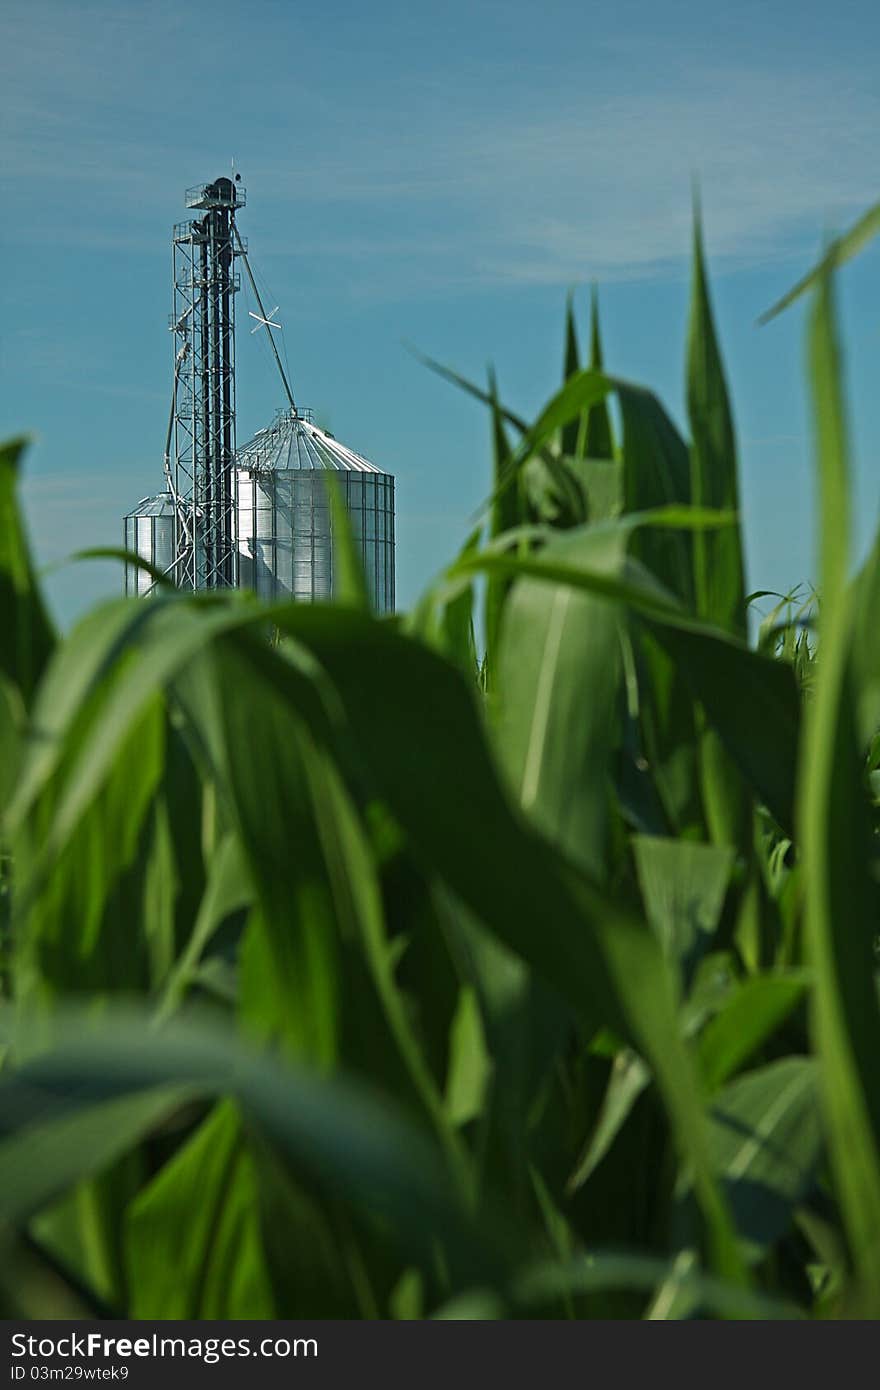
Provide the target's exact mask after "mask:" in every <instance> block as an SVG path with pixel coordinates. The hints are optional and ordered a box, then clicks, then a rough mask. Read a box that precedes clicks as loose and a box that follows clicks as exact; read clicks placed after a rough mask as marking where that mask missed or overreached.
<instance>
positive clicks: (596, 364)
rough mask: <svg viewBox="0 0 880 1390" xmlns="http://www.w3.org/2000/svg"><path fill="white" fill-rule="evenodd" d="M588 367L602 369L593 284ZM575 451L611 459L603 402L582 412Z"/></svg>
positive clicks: (610, 436) (596, 295)
mask: <svg viewBox="0 0 880 1390" xmlns="http://www.w3.org/2000/svg"><path fill="white" fill-rule="evenodd" d="M590 366H591V368H592V369H593V371H596V372H601V371H602V370H603V361H602V339H601V334H600V331H599V292H598V290H597V289H596V286H595V285H593V287H592V292H591V295H590ZM577 453H578V455H579V456H581V457H583V458H590V459H613V458H614V434H613V431H612V429H611V416H610V415H609V413H608V403H607V401H597V403H596V404H595V405H593V406H590V407H589V409H588V410H587V411H586V412H585V414H584V417H583V421H582V425H581V431H580V435H579V439H578V445H577Z"/></svg>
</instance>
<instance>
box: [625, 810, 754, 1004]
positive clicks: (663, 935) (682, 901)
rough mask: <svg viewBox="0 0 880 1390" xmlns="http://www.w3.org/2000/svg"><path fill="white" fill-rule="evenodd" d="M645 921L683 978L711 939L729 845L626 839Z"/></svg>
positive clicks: (725, 877) (729, 864)
mask: <svg viewBox="0 0 880 1390" xmlns="http://www.w3.org/2000/svg"><path fill="white" fill-rule="evenodd" d="M632 847H633V854H634V856H635V862H636V870H637V873H638V878H639V885H640V887H641V890H642V899H643V901H644V904H645V912H646V914H647V918H648V921H649V922H650V924H651V926H652V927H653V929H654V931H655V933H656V935H657V939H658V940H659V942H660V944H661V946H662V948H663V951H664V954H665V955H666V958H667V960H669V961H670V963H671V964H672V965H673V966H674V967H675V968H676V969H677V970H679V971H680V972H681V976H682V979H683V980H684V981H689V980H690V979H691V978H692V976H693V972H694V970H695V968H696V966H697V963H698V962H699V960H700V959H701V957H702V956H703V955H705V954H706V953H707V952H708V951H710V950H711V949H712V946H713V937H714V933H715V929H716V928H717V926H718V921H719V918H720V916H721V909H722V906H723V904H724V896H725V893H726V892H727V885H728V882H729V880H730V872H731V869H732V867H733V858H734V852H733V849H732V848H728V847H725V846H717V845H703V844H699V843H697V842H695V841H692V840H690V841H689V840H671V839H664V838H659V837H657V836H651V835H634V836H633V837H632Z"/></svg>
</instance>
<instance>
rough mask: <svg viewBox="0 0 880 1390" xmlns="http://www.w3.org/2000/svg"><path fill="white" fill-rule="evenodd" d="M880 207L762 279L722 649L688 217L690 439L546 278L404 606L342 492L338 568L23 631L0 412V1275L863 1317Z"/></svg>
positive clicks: (717, 504)
mask: <svg viewBox="0 0 880 1390" xmlns="http://www.w3.org/2000/svg"><path fill="white" fill-rule="evenodd" d="M872 218H873V222H872V221H871V219H872ZM877 220H878V214H877V213H876V211H875V212H874V213H872V214H869V215H868V219H867V221H866V220H864V219H863V222H862V223H860V224H858V226H857V227H856V228H855V229H854V231H853V233H851V234H850V236H849V237H848V238H844V239H843V240H841V241H840V242H837V243H834V244H833V245H832V247H831V248H830V249H829V251H828V252H827V253H826V256H825V257H824V259H823V261H822V263H821V265H820V266H819V268H818V270H817V271H816V272H815V273H814V275H813V276H812V277H811V278H810V279H809V282H808V283H807V284H805V285H804V286H802V287H798V289H800V288H807V289H809V291H810V292H811V293H812V296H813V304H812V309H811V313H810V322H809V330H808V371H809V378H810V388H811V393H812V400H813V411H814V420H815V438H816V450H815V452H816V469H817V475H818V480H819V488H820V498H821V507H820V512H821V517H822V533H821V544H820V571H819V574H818V576H817V580H818V587H819V592H820V593H821V604H820V605H819V606H818V609H817V610H816V611H817V612H818V617H817V623H816V627H815V631H814V630H813V629H812V628H805V627H804V624H803V619H804V617H805V614H804V613H798V612H797V611H796V609H794V608H793V607H792V604H794V603H795V600H794V599H792V600H791V602H790V603H789V604H788V607H786V604H785V603H784V602H783V605H782V607H781V608H780V609H779V611H777V612H776V613H774V614H773V615H772V617H771V619H770V620H769V622H768V623H767V624H765V627H764V629H763V630H762V632H761V633H760V634H759V637H758V641H757V644H756V645H755V644H752V643H750V641H749V637H748V631H749V629H748V621H747V619H748V603H749V596H748V592H747V586H746V582H745V575H744V564H743V547H742V537H741V530H740V521H739V515H738V508H739V497H738V482H737V455H736V441H735V430H734V424H733V417H732V411H731V407H730V403H729V400H728V393H727V389H726V385H725V377H724V371H723V366H722V360H721V355H720V351H719V348H718V344H717V339H716V334H715V329H714V326H713V319H712V313H711V307H710V298H709V290H708V286H707V280H706V273H705V268H704V260H703V252H702V246H701V240H700V233H699V228H697V231H696V235H695V246H694V262H693V283H692V291H691V310H690V329H689V339H688V351H687V365H686V381H687V412H688V422H689V435H690V437H689V439H685V438H683V437H682V435H681V434H680V433H679V431H678V429H677V428H676V427H675V425H674V424H673V422H672V420H671V419H670V417H669V415H668V414H667V413H666V411H665V410H664V408H663V406H662V405H661V403H660V402H659V400H658V399H657V398H656V397H655V396H654V395H653V394H652V393H651V392H650V391H648V390H646V389H644V388H642V387H639V386H635V385H633V384H631V383H629V382H627V381H625V380H622V379H619V378H617V377H613V376H611V375H609V374H608V373H607V372H606V371H605V369H604V366H603V362H602V350H601V342H600V332H599V318H598V308H597V304H596V300H595V297H594V300H593V304H592V317H591V325H590V355H589V360H588V364H587V365H586V366H582V365H581V358H580V350H579V345H578V341H577V330H576V324H575V319H574V314H573V309H572V306H571V304H569V309H568V313H567V318H566V326H565V335H564V358H563V360H564V371H563V384H562V387H561V390H560V391H559V392H558V393H557V394H556V395H555V396H554V397H553V399H552V400H551V401H550V402H549V403H548V404H547V406H546V407H545V408H544V410H543V411H542V412H541V413H540V414H539V416H538V417H537V419H535V420H533V421H531V422H527V421H525V420H523V419H521V418H520V417H519V416H517V415H516V414H515V413H514V412H512V411H510V410H508V409H507V408H506V407H505V406H504V405H503V404H502V402H501V399H500V396H499V392H498V389H497V385H496V383H495V381H494V379H490V381H489V383H488V386H487V388H486V389H485V390H483V389H482V388H481V387H478V386H474V385H472V384H470V383H467V382H461V381H460V380H459V379H457V378H456V380H459V384H460V385H462V386H463V387H465V389H467V390H469V391H470V392H471V393H472V394H473V395H475V396H477V397H478V398H480V399H481V400H482V401H483V402H484V403H485V406H486V409H487V413H488V422H489V431H490V437H491V449H492V459H493V474H492V486H491V495H490V497H489V499H488V501H487V503H486V507H485V509H484V514H483V518H482V522H481V525H480V527H479V529H478V530H477V531H475V533H474V534H473V535H472V536H471V537H470V538H469V539H468V541H467V542H466V543H465V545H464V546H463V548H462V550H461V552H460V554H459V555H458V557H457V558H456V559H455V560H454V561H453V563H452V564H451V565H450V566H449V568H448V569H447V571H446V572H445V573H444V574H443V575H442V576H440V578H439V579H438V580H437V581H436V582H435V583H434V584H432V585H431V586H430V588H429V589H428V591H427V592H426V593H425V595H424V596H423V598H422V599H421V601H420V602H419V603H418V604H417V605H416V607H415V608H414V610H413V611H412V613H410V614H407V615H402V616H398V617H395V618H383V619H379V618H377V617H376V616H374V615H372V614H371V613H370V611H369V609H368V606H367V601H366V597H365V590H364V586H363V583H362V581H361V579H360V577H359V574H358V568H357V562H356V559H355V554H354V548H353V545H352V542H351V537H350V535H349V534H348V532H347V529H346V524H345V515H344V512H343V511H342V510H341V508H340V507H339V505H338V500H337V501H336V502H334V506H335V533H336V538H337V540H336V543H337V555H336V572H337V577H338V578H339V581H340V582H339V594H338V598H337V601H336V602H335V603H334V604H333V605H314V606H311V605H295V604H285V603H279V604H275V605H273V606H271V607H269V606H264V605H261V604H259V603H258V602H257V601H256V600H255V599H253V598H252V597H249V596H248V595H245V594H242V593H234V592H230V593H228V594H225V595H218V594H212V595H205V594H202V595H192V594H184V593H182V592H176V591H173V590H170V589H167V588H160V589H159V590H157V592H156V594H155V596H154V597H152V598H150V599H149V600H146V601H136V600H123V599H119V600H114V601H110V602H106V603H104V604H101V605H100V606H98V607H96V608H95V609H94V610H93V611H91V612H90V613H89V614H88V615H87V616H86V617H85V618H84V619H83V620H82V621H81V622H80V623H79V624H78V626H76V627H75V629H74V630H73V631H72V632H71V633H70V635H69V636H67V637H65V638H63V639H62V638H60V637H59V636H58V635H57V634H56V633H55V632H54V631H53V628H52V624H51V622H50V620H49V618H48V616H47V612H46V608H45V606H44V604H43V601H42V598H41V596H40V589H39V584H38V581H37V578H36V576H35V572H34V569H33V566H32V564H31V561H30V558H29V555H28V549H27V544H26V540H25V536H24V531H23V527H22V522H21V518H20V513H19V509H18V504H17V500H16V487H17V476H18V469H19V460H20V457H21V455H22V448H23V446H22V445H21V443H16V444H11V445H8V446H7V447H6V448H5V450H3V452H2V455H0V614H2V626H0V738H2V749H0V779H2V784H0V804H2V846H0V849H2V863H0V1244H2V1247H3V1249H2V1259H0V1290H2V1293H0V1297H2V1303H3V1308H2V1310H3V1312H4V1313H6V1314H7V1315H13V1314H17V1315H24V1316H30V1317H51V1316H68V1317H69V1316H72V1317H86V1316H95V1315H109V1316H127V1317H134V1318H175V1317H179V1318H249V1317H250V1318H254V1317H255V1318H270V1317H275V1316H279V1317H353V1318H422V1317H478V1318H491V1317H551V1318H595V1317H623V1318H631V1317H648V1318H692V1317H723V1318H752V1317H755V1318H774V1317H828V1316H846V1317H852V1316H865V1317H874V1316H877V1315H878V1314H880V1154H878V1146H880V1085H878V1082H877V1076H876V1058H877V1057H878V1055H880V1014H878V1003H877V989H876V980H875V941H876V935H877V922H878V914H877V906H878V904H877V869H878V859H877V795H876V788H875V779H876V778H878V777H880V773H878V771H877V769H878V766H880V738H878V730H880V659H878V657H877V655H876V653H877V644H876V641H875V638H874V633H873V627H872V623H871V619H872V617H873V615H874V613H875V612H876V606H877V599H876V595H877V593H878V592H880V549H878V547H875V549H874V551H873V552H872V554H871V556H870V557H869V559H868V561H867V562H866V564H865V565H864V567H863V568H862V569H861V571H860V572H859V573H858V574H857V575H856V576H855V577H853V576H852V574H851V564H850V549H849V505H850V496H851V489H850V482H849V475H848V451H847V442H846V434H845V419H844V407H843V403H842V384H841V370H840V364H839V358H838V348H837V340H836V329H835V319H834V307H833V282H834V272H835V267H836V265H837V264H838V263H839V262H841V261H842V260H844V259H845V258H846V256H847V255H848V254H850V252H851V251H852V250H853V249H855V247H856V245H857V243H858V242H859V241H860V240H863V239H864V238H865V235H866V227H867V229H868V230H870V228H871V226H873V225H874V223H876V222H877ZM447 375H452V374H451V373H447ZM612 399H615V400H616V416H612V412H611V410H610V409H609V403H610V402H611V400H612ZM331 501H333V499H332V498H331ZM478 581H480V582H478ZM478 604H479V605H480V606H481V609H482V611H481V613H480V614H478V613H477V605H478ZM813 616H814V617H815V612H814V613H813ZM477 618H479V621H476V619H477ZM475 631H478V632H480V633H481V634H483V635H484V638H485V641H484V643H483V641H482V639H481V641H480V643H479V644H478V642H477V639H476V637H475ZM805 634H806V635H805Z"/></svg>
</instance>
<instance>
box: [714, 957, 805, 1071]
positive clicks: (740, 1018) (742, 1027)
mask: <svg viewBox="0 0 880 1390" xmlns="http://www.w3.org/2000/svg"><path fill="white" fill-rule="evenodd" d="M808 985H809V975H808V974H807V972H806V971H788V972H786V973H785V974H779V975H756V976H754V977H753V978H752V979H749V980H745V981H744V982H743V983H742V984H741V985H738V986H737V987H736V988H735V989H734V991H733V992H732V994H731V995H730V997H729V998H728V999H727V1000H726V1001H725V1002H724V1003H723V1004H722V1005H721V1008H720V1009H719V1010H718V1012H717V1013H716V1014H715V1015H714V1017H713V1018H712V1019H710V1021H709V1022H708V1024H707V1025H706V1027H705V1029H704V1030H703V1033H702V1034H701V1036H700V1040H699V1044H698V1049H697V1053H698V1059H699V1065H700V1071H701V1073H702V1075H703V1079H704V1081H705V1083H706V1086H707V1087H708V1088H709V1090H715V1089H716V1088H717V1087H718V1086H720V1085H722V1084H723V1082H725V1081H726V1080H727V1079H728V1077H730V1076H732V1075H733V1074H734V1072H736V1071H738V1070H739V1068H740V1066H742V1064H743V1062H745V1061H747V1060H748V1058H749V1057H751V1056H752V1054H753V1053H755V1052H756V1051H758V1049H759V1048H760V1047H762V1046H763V1044H764V1043H765V1042H767V1040H768V1039H770V1038H772V1036H773V1034H774V1033H775V1032H776V1030H777V1028H778V1027H779V1025H780V1023H782V1022H783V1021H784V1020H785V1019H786V1018H787V1017H788V1015H789V1014H790V1013H791V1011H792V1010H793V1009H794V1008H795V1007H796V1006H797V1005H798V1004H799V1003H800V1002H801V1001H802V1000H803V999H804V997H805V995H806V992H807V988H808Z"/></svg>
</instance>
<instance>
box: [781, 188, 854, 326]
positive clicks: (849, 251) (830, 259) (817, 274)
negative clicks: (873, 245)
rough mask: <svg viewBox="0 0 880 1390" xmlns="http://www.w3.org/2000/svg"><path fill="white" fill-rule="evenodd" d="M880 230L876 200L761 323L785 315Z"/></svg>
mask: <svg viewBox="0 0 880 1390" xmlns="http://www.w3.org/2000/svg"><path fill="white" fill-rule="evenodd" d="M878 232H880V203H875V204H874V206H873V207H871V208H869V209H868V211H867V212H864V213H862V216H861V217H860V218H859V219H858V221H857V222H855V223H854V224H853V226H852V227H850V229H849V231H848V232H845V233H844V234H843V236H841V237H837V238H836V239H835V240H834V241H833V242H832V243H831V245H830V246H829V248H828V250H827V251H826V252H825V255H824V256H823V257H822V258H821V260H820V261H819V263H818V264H817V265H816V266H814V268H813V269H812V270H811V271H808V273H807V274H806V275H805V276H804V277H803V279H801V280H799V281H798V282H797V284H796V285H795V286H794V288H793V289H790V290H789V291H788V294H785V295H783V296H782V298H781V299H780V300H777V302H776V303H775V304H774V305H773V307H772V308H770V309H768V310H767V311H766V313H764V314H762V315H761V317H760V318H759V319H758V322H759V323H767V322H768V321H769V320H770V319H772V318H775V317H776V315H777V314H781V313H782V311H783V309H787V308H788V306H789V304H793V303H794V301H795V300H796V299H799V298H800V296H801V295H802V294H805V293H806V292H807V290H810V289H814V288H815V287H816V286H817V285H818V284H819V283H820V282H821V281H822V279H823V278H824V277H825V276H826V275H828V274H829V273H830V272H831V271H833V270H834V269H835V268H836V267H837V266H840V265H843V264H844V263H845V262H846V261H848V260H851V259H852V257H853V256H855V255H857V254H858V252H859V251H861V249H862V247H863V246H866V245H867V244H868V242H869V241H871V240H872V239H873V238H874V237H875V236H876V235H877V233H878Z"/></svg>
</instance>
